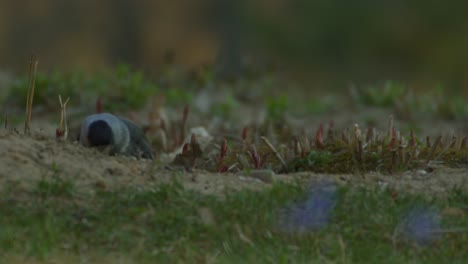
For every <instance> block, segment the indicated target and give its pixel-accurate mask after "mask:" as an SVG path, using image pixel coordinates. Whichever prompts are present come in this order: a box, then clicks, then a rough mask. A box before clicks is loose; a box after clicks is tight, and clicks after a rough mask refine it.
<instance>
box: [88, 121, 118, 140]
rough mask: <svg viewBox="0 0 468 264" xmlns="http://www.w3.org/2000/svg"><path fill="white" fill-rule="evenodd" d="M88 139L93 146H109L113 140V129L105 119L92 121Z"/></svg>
mask: <svg viewBox="0 0 468 264" xmlns="http://www.w3.org/2000/svg"><path fill="white" fill-rule="evenodd" d="M88 140H89V144H90V145H91V146H107V145H111V144H112V142H113V140H114V139H113V135H112V129H111V127H110V126H109V124H108V123H107V122H105V121H103V120H97V121H94V122H92V123H91V124H90V125H89V127H88Z"/></svg>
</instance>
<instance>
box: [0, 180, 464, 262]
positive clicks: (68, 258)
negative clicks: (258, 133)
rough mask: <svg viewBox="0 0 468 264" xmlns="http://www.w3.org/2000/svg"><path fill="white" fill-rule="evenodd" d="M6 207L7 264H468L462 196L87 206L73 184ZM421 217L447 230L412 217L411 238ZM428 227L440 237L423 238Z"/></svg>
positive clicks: (189, 199)
mask: <svg viewBox="0 0 468 264" xmlns="http://www.w3.org/2000/svg"><path fill="white" fill-rule="evenodd" d="M311 190H312V191H311ZM314 195H315V196H314ZM317 195H318V196H317ZM311 196H312V198H311ZM0 197H1V198H0V227H1V228H0V258H2V259H22V260H27V261H28V262H31V261H39V262H40V261H44V262H47V261H48V260H50V259H54V258H55V259H56V258H58V259H59V261H60V260H61V261H65V262H75V261H76V262H79V261H83V258H86V259H87V260H88V261H92V260H93V259H97V260H95V261H96V262H99V263H116V262H118V261H117V260H119V261H121V262H124V263H126V262H134V263H144V262H151V263H154V262H155V261H157V262H158V263H160V262H170V263H173V262H190V263H200V262H216V263H242V262H246V261H247V262H248V263H265V262H272V263H312V262H313V263H329V262H331V263H404V262H412V263H466V262H465V261H467V260H468V252H467V251H466V245H467V244H468V234H467V233H466V230H463V228H466V227H467V226H468V218H467V217H466V211H463V209H459V210H457V208H463V207H464V206H466V201H467V200H468V195H467V194H466V193H463V192H461V191H457V190H454V191H453V192H452V193H451V194H449V195H448V197H447V198H444V199H436V198H432V199H428V198H423V197H417V196H410V195H406V194H404V193H395V192H394V191H391V190H379V189H356V188H351V187H339V188H332V189H331V190H330V188H329V189H327V190H326V191H323V190H322V191H320V190H319V191H318V192H317V190H316V189H315V191H314V188H312V189H311V187H307V188H305V187H304V186H300V185H299V184H294V185H291V184H284V183H281V184H275V185H274V186H273V187H272V188H270V189H266V190H264V191H261V192H256V191H240V192H228V193H227V194H226V196H225V197H223V198H220V197H215V196H210V195H203V194H200V193H197V192H194V191H189V190H184V188H183V187H182V186H181V185H180V184H178V183H177V182H176V181H174V183H172V184H167V185H161V186H159V187H157V188H155V189H153V190H144V191H143V190H139V189H136V188H130V187H129V188H127V189H124V190H119V191H99V192H98V193H97V195H96V196H95V197H94V198H89V199H83V197H82V194H80V192H79V190H77V189H76V188H75V187H74V185H73V183H70V182H66V181H62V180H53V181H50V182H48V181H41V182H40V183H38V185H37V187H36V189H35V190H34V191H33V192H31V193H29V194H27V195H26V197H22V198H21V199H18V198H17V197H16V196H15V192H14V191H13V190H12V191H10V192H9V191H6V192H5V193H3V194H2V195H1V196H0ZM25 198H26V199H25ZM304 201H309V203H308V205H304ZM301 204H302V206H301ZM413 208H430V210H431V211H430V212H436V213H435V214H437V216H438V217H441V222H440V227H437V226H431V225H432V224H433V223H432V222H431V223H429V224H427V217H426V218H425V217H420V218H417V217H416V218H414V214H413V216H412V217H413V218H414V219H410V220H409V221H410V222H412V225H409V228H410V229H411V228H412V229H415V230H408V229H407V228H406V229H405V225H406V224H405V223H408V212H411V211H412V210H413ZM447 208H449V209H452V210H451V211H450V210H446V209H447ZM444 211H449V212H452V213H448V214H445V213H443V212H444ZM453 212H455V213H453ZM405 219H406V220H405ZM428 226H429V228H433V229H434V228H435V229H437V228H438V229H437V230H435V229H434V230H431V232H432V231H434V233H431V232H429V233H428V232H424V231H423V232H422V233H421V230H419V231H418V228H420V227H422V228H423V229H424V228H427V227H428ZM406 227H408V225H406ZM460 228H462V230H460ZM405 230H406V231H405ZM444 230H446V232H445V231H444ZM450 230H452V231H453V230H455V231H453V232H452V231H450ZM426 231H427V230H426ZM418 232H419V233H418ZM436 233H437V234H436ZM421 234H422V235H421ZM93 256H94V257H93ZM106 259H107V261H104V260H106Z"/></svg>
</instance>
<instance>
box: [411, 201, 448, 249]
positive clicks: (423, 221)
mask: <svg viewBox="0 0 468 264" xmlns="http://www.w3.org/2000/svg"><path fill="white" fill-rule="evenodd" d="M440 220H441V217H440V215H439V212H438V211H436V210H435V209H428V208H421V207H416V208H413V209H412V210H411V211H410V212H409V213H408V214H407V215H406V216H405V218H404V220H403V229H402V231H403V234H404V235H405V236H406V237H407V238H408V239H410V240H412V241H414V242H416V243H417V244H418V245H427V244H429V243H431V242H433V241H434V240H436V239H437V238H438V235H439V233H440V232H439V231H440V230H441V223H440Z"/></svg>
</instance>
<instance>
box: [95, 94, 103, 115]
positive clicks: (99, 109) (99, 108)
mask: <svg viewBox="0 0 468 264" xmlns="http://www.w3.org/2000/svg"><path fill="white" fill-rule="evenodd" d="M96 113H98V114H100V113H102V99H101V97H100V96H98V98H97V99H96Z"/></svg>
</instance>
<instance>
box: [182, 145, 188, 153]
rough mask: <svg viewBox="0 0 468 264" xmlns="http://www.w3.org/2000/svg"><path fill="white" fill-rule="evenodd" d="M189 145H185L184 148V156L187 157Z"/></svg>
mask: <svg viewBox="0 0 468 264" xmlns="http://www.w3.org/2000/svg"><path fill="white" fill-rule="evenodd" d="M188 148H189V144H188V143H185V144H184V147H183V148H182V155H186V154H187V152H188Z"/></svg>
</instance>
